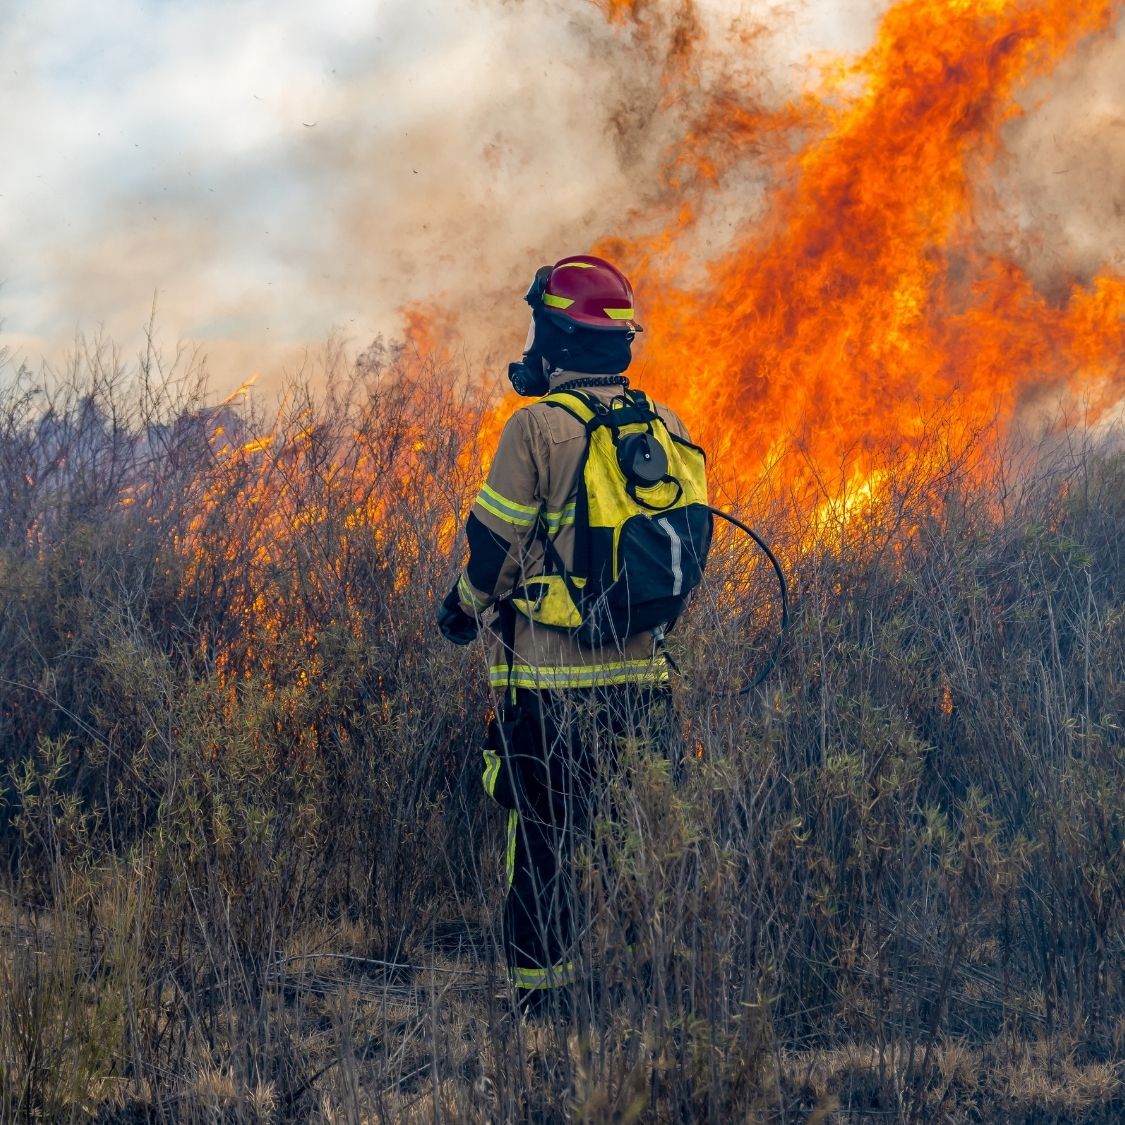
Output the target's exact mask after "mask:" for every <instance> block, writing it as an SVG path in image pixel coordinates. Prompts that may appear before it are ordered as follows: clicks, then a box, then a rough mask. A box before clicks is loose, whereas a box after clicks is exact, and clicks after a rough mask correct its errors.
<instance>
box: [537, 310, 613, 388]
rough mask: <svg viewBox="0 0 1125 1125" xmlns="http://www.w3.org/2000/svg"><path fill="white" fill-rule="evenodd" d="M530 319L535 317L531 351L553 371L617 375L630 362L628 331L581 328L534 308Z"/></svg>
mask: <svg viewBox="0 0 1125 1125" xmlns="http://www.w3.org/2000/svg"><path fill="white" fill-rule="evenodd" d="M532 316H533V317H534V318H535V342H534V344H533V345H532V348H533V352H534V353H537V354H538V355H539V356H542V357H543V358H544V359H546V360H547V362H548V363H549V364H550V365H551V367H553V368H563V369H564V370H566V371H580V372H582V373H583V374H589V375H620V374H621V372H622V371H624V370H625V369H626V368H627V367H628V366H629V364H630V363H631V362H632V359H633V350H632V343H633V333H632V332H616V331H607V330H605V329H598V328H581V327H579V326H578V325H575V324H572V323H570V322H569V321H559V320H557V319H556V318H555V317H553V316H549V315H547V314H546V313H543V312H541V311H540V310H538V309H536V310H535V312H534V313H532ZM531 354H532V353H529V355H531Z"/></svg>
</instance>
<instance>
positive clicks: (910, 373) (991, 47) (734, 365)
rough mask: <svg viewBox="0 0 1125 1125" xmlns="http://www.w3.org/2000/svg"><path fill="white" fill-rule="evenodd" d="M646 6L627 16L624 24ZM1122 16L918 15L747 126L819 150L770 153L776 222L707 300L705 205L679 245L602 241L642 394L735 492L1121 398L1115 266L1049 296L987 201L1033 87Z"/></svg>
mask: <svg viewBox="0 0 1125 1125" xmlns="http://www.w3.org/2000/svg"><path fill="white" fill-rule="evenodd" d="M636 7H637V5H628V4H624V3H617V4H613V5H611V10H612V14H613V16H614V18H615V19H618V20H623V19H625V18H626V17H627V16H628V14H629V12H630V11H631V10H634V9H636ZM1122 8H1123V5H1122V4H1121V2H1120V0H1096V2H1092V3H1090V4H1086V5H1073V4H1071V3H1068V2H1065V0H1038V2H1027V3H1013V2H1006V0H984V2H982V0H974V2H973V3H968V2H949V0H946V2H939V0H904V2H901V3H898V4H896V5H894V6H893V7H892V8H891V9H890V10H889V11H888V12H887V13H886V15H885V17H884V19H883V21H882V25H881V28H880V30H879V34H878V38H877V41H876V43H875V45H874V46H873V47H872V48H871V49H870V50H869V51H868V52H867V53H866V54H865V55H864V56H862V57H861V58H859V59H858V60H856V61H855V62H854V63H851V64H848V65H840V66H839V67H837V68H836V70H835V72H834V73H833V74H832V76H831V79H830V81H829V84H828V88H827V89H826V91H825V92H824V93H823V94H822V95H820V96H819V97H811V96H810V97H807V98H806V99H804V100H803V101H802V102H801V103H800V104H799V105H791V106H788V107H786V110H785V111H784V112H783V113H780V114H777V115H773V116H769V115H764V116H763V115H758V116H755V115H754V114H753V113H747V114H746V115H745V116H744V117H743V118H741V119H740V120H739V121H738V122H737V123H736V124H737V130H736V132H740V133H742V134H743V135H744V136H746V135H752V134H753V132H754V130H762V129H769V128H771V127H773V128H776V127H779V126H785V127H789V126H791V125H794V124H799V125H800V127H801V133H802V135H803V136H804V137H805V138H806V139H805V141H804V143H803V144H802V145H801V146H800V147H798V148H797V149H796V151H786V150H784V149H781V150H780V151H781V155H775V156H773V157H772V158H769V157H767V159H772V164H773V168H772V171H773V174H774V186H773V188H772V191H771V192H770V195H769V198H768V200H767V206H766V207H765V209H764V212H763V217H762V219H761V220H760V221H755V222H749V223H747V224H745V225H744V226H743V228H742V229H741V230H740V231H739V233H738V236H737V238H736V239H735V240H734V242H733V243H732V244H731V245H730V247H729V248H728V249H727V250H726V251H725V252H724V253H723V254H722V255H721V256H720V257H719V258H718V259H717V260H715V261H714V262H713V263H712V264H711V265H710V267H709V270H708V275H707V280H706V283H705V284H704V285H703V286H702V287H699V288H695V289H685V288H678V287H677V286H676V285H675V284H673V282H672V280H671V277H672V273H673V271H674V270H675V269H676V268H677V265H678V263H677V262H676V260H675V259H676V250H677V247H679V246H682V245H683V244H684V243H685V241H686V236H688V235H689V234H690V233H691V227H692V225H693V223H694V222H695V218H694V216H695V213H696V212H695V210H694V209H691V208H683V209H682V210H681V213H680V214H679V215H678V217H677V226H676V229H674V231H673V232H672V237H671V238H670V239H669V238H668V237H667V232H666V233H665V234H664V235H662V236H661V239H660V240H657V243H656V244H654V243H653V242H649V243H642V242H627V241H623V240H612V241H607V242H605V243H604V244H603V245H602V246H601V247H600V252H601V253H604V254H606V256H609V257H611V258H616V259H617V260H619V261H621V262H622V263H623V264H624V265H625V266H626V267H632V268H633V269H634V277H635V282H636V287H637V290H638V299H639V303H640V305H641V309H640V311H641V315H642V320H643V321H644V322H645V325H646V328H647V329H648V331H647V332H646V335H645V336H644V337H642V346H641V348H640V349H639V351H638V358H639V359H640V360H641V362H640V363H639V364H635V368H636V369H637V370H636V374H637V381H638V382H640V383H642V384H643V385H644V386H645V387H646V389H649V390H651V391H653V392H655V393H656V394H657V395H658V396H659V397H662V398H663V399H665V400H666V401H668V402H670V403H672V404H673V405H675V406H676V407H677V408H679V409H680V410H681V412H682V413H683V414H684V415H685V417H686V418H687V420H688V421H689V423H690V425H691V427H692V429H693V431H694V432H695V433H697V434H698V435H699V436H700V438H701V439H702V440H703V442H704V444H705V445H707V447H708V448H709V449H710V450H712V451H713V453H718V454H719V455H720V456H719V457H718V458H717V459H715V458H713V460H718V463H719V465H720V474H721V475H723V476H725V477H726V478H727V479H728V481H729V482H730V483H732V484H734V485H737V486H748V485H750V484H752V483H753V482H754V481H755V480H757V479H758V478H760V476H761V475H762V474H763V473H764V472H765V471H766V469H767V468H768V467H770V466H771V465H772V464H774V463H776V462H777V461H778V460H779V459H780V458H781V456H782V455H783V454H784V453H787V452H797V453H799V454H800V455H801V461H802V463H804V464H806V465H807V464H810V463H811V464H813V465H816V466H821V467H828V468H830V469H833V470H835V471H837V472H838V473H839V474H840V479H841V480H846V481H852V482H854V486H855V487H859V488H862V487H863V486H864V482H865V481H866V480H867V477H868V475H869V474H870V473H872V472H873V471H874V470H876V469H877V468H878V465H879V463H880V458H881V457H883V456H885V455H886V453H887V452H888V451H891V452H892V453H901V452H902V451H904V450H909V449H910V448H912V447H914V446H916V445H917V444H918V443H919V442H920V440H921V439H922V438H923V437H924V436H925V434H926V430H927V427H928V426H929V424H930V420H931V418H932V417H933V416H934V414H935V412H938V411H940V410H948V409H952V410H954V411H955V412H956V414H957V416H958V417H960V418H962V419H965V420H967V421H970V422H979V423H981V424H987V422H988V421H989V420H991V419H993V418H999V419H1000V420H1005V419H1010V418H1011V417H1012V416H1013V413H1014V411H1015V410H1016V409H1017V407H1018V406H1019V405H1020V404H1021V402H1023V401H1025V400H1026V399H1027V398H1028V397H1029V396H1030V395H1032V394H1033V393H1035V392H1036V391H1040V390H1058V389H1061V388H1069V389H1071V390H1073V391H1078V392H1079V393H1083V394H1085V395H1086V396H1088V399H1089V402H1088V416H1090V417H1093V418H1097V417H1099V416H1100V415H1101V414H1102V413H1104V412H1105V411H1106V410H1108V409H1109V408H1111V407H1112V406H1113V405H1114V404H1115V403H1116V402H1117V401H1118V400H1119V399H1120V397H1121V394H1122V391H1123V390H1125V362H1123V357H1125V280H1123V279H1122V278H1121V277H1120V276H1116V275H1114V274H1112V273H1109V272H1103V273H1101V274H1100V275H1099V276H1097V277H1095V278H1094V279H1093V281H1092V282H1091V283H1090V284H1089V285H1087V286H1078V285H1075V286H1074V287H1073V288H1072V289H1071V291H1070V293H1069V296H1068V298H1067V299H1066V300H1065V301H1064V302H1062V303H1058V302H1052V301H1050V300H1048V299H1047V298H1046V297H1045V296H1044V295H1043V294H1041V293H1039V292H1037V291H1036V290H1035V288H1034V287H1033V285H1032V284H1031V282H1030V280H1029V279H1028V277H1027V276H1026V275H1025V274H1024V273H1023V272H1022V271H1021V270H1020V269H1019V268H1018V267H1017V266H1016V265H1014V264H1013V263H1012V262H1011V261H1008V260H1006V259H1004V258H1003V257H1000V256H998V255H997V254H996V253H989V252H988V251H986V250H984V249H982V247H981V245H980V243H981V241H982V240H981V238H980V236H979V233H978V231H977V229H976V227H975V225H974V207H975V206H978V205H983V204H985V203H987V202H988V201H987V200H986V199H985V198H984V197H983V195H982V192H981V190H980V189H979V188H978V187H977V186H976V185H977V181H978V179H979V173H980V172H981V171H982V170H983V169H985V168H986V167H987V166H988V164H989V162H990V160H991V159H992V158H993V157H994V156H995V155H996V154H997V152H998V150H999V149H1000V146H1001V141H1000V127H1001V126H1002V125H1003V124H1004V123H1005V122H1007V121H1010V120H1011V119H1013V118H1014V117H1015V116H1017V115H1018V114H1019V113H1020V107H1019V104H1018V102H1017V100H1016V95H1017V94H1018V92H1019V91H1020V89H1021V88H1022V87H1023V86H1024V85H1025V84H1026V83H1027V82H1028V81H1029V80H1031V79H1033V78H1035V77H1037V76H1040V75H1042V74H1044V73H1046V72H1047V71H1048V70H1049V69H1050V67H1051V66H1052V65H1053V64H1054V63H1056V62H1057V61H1058V60H1059V59H1060V58H1061V57H1062V56H1063V55H1064V54H1066V53H1067V52H1068V51H1071V50H1073V49H1074V48H1075V46H1076V45H1077V44H1078V43H1079V41H1080V40H1081V39H1082V38H1083V37H1085V36H1088V35H1091V34H1093V33H1097V32H1099V31H1104V30H1105V29H1106V28H1107V27H1109V26H1110V25H1111V22H1112V21H1113V20H1114V19H1115V18H1116V16H1118V15H1119V14H1120V13H1121V11H1122ZM727 108H728V107H727V103H726V102H725V101H724V102H723V104H721V105H716V106H715V107H713V109H712V110H711V111H710V113H708V114H705V115H704V119H703V121H702V122H701V124H702V125H703V126H704V127H712V126H714V125H715V122H716V118H717V117H718V116H720V115H721V114H723V113H725V112H726V110H727ZM732 112H734V110H732ZM777 149H778V146H772V148H771V146H769V145H765V146H762V147H761V151H762V152H764V153H767V154H768V153H770V152H771V151H776V150H777ZM683 151H684V152H686V153H688V157H687V158H686V159H690V160H693V161H695V163H696V165H697V170H699V171H702V172H703V173H704V174H703V175H702V176H701V177H700V178H699V179H698V181H697V182H700V183H702V184H707V183H709V182H714V181H713V173H714V168H713V167H712V166H711V164H710V163H709V160H710V157H709V156H708V155H707V154H708V153H709V152H710V151H711V149H710V146H708V144H707V143H706V139H705V138H703V137H701V136H700V135H698V133H695V134H693V135H691V136H689V137H688V138H687V139H686V142H685V145H684V149H683ZM684 159H685V157H684V156H683V153H681V154H680V156H679V157H677V161H678V163H680V164H682V163H683V161H684ZM661 241H662V242H663V244H662V245H661V244H659V243H660V242H661ZM662 257H663V258H664V259H666V265H665V267H664V268H663V269H662V268H661V267H660V265H659V264H658V263H659V262H660V261H661V259H662ZM797 471H798V470H797V469H796V468H791V469H790V473H795V472H797Z"/></svg>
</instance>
